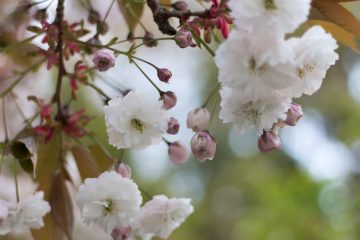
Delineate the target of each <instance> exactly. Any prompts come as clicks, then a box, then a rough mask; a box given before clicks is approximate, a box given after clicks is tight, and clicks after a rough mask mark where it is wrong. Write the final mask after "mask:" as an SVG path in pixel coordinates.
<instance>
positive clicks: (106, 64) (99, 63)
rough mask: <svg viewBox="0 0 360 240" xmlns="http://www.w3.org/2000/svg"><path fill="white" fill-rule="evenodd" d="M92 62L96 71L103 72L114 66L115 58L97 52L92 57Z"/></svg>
mask: <svg viewBox="0 0 360 240" xmlns="http://www.w3.org/2000/svg"><path fill="white" fill-rule="evenodd" d="M93 62H94V64H95V67H96V69H97V70H99V71H100V72H103V71H106V70H108V69H109V68H112V67H113V66H114V65H115V57H114V55H113V54H112V53H109V52H106V51H97V52H96V53H95V55H94V58H93Z"/></svg>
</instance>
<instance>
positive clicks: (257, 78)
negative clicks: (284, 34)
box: [215, 30, 295, 97]
mask: <svg viewBox="0 0 360 240" xmlns="http://www.w3.org/2000/svg"><path fill="white" fill-rule="evenodd" d="M269 41H270V40H269ZM292 61H293V52H292V51H291V48H290V47H289V46H287V44H286V42H285V41H280V40H279V41H277V42H273V43H271V46H269V45H268V43H264V44H258V45H256V46H254V45H253V41H252V39H251V38H247V37H244V36H243V33H242V32H240V31H237V30H234V31H232V32H231V34H230V35H229V37H228V39H227V40H226V41H225V42H223V43H222V44H221V45H220V47H219V48H218V50H217V51H216V57H215V63H216V65H217V67H218V69H219V77H218V78H219V81H220V82H221V83H222V84H224V85H226V86H229V87H236V88H238V87H239V88H241V89H243V90H244V91H247V92H251V94H253V95H254V96H255V97H257V96H261V95H264V94H266V93H267V92H269V91H272V90H274V89H284V88H286V87H289V86H292V85H293V84H294V82H295V80H294V79H295V73H294V71H293V68H292Z"/></svg>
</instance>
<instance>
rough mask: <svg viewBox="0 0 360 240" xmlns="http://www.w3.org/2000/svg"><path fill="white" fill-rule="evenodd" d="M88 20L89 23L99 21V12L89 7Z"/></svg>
mask: <svg viewBox="0 0 360 240" xmlns="http://www.w3.org/2000/svg"><path fill="white" fill-rule="evenodd" d="M88 20H89V22H90V23H91V24H97V23H99V22H101V16H100V13H99V12H98V11H95V10H93V9H91V10H90V12H89V16H88Z"/></svg>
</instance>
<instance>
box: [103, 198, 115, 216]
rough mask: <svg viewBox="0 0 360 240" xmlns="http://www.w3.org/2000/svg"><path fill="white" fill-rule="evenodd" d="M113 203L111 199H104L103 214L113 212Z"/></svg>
mask: <svg viewBox="0 0 360 240" xmlns="http://www.w3.org/2000/svg"><path fill="white" fill-rule="evenodd" d="M114 209H115V205H114V203H113V202H112V201H111V200H106V201H105V202H104V214H105V216H107V215H111V214H113V212H114Z"/></svg>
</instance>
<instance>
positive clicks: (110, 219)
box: [77, 167, 193, 240]
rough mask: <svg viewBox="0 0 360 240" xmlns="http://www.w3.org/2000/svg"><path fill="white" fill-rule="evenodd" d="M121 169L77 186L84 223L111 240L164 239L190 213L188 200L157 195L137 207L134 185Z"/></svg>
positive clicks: (136, 188) (140, 201)
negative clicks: (155, 237)
mask: <svg viewBox="0 0 360 240" xmlns="http://www.w3.org/2000/svg"><path fill="white" fill-rule="evenodd" d="M124 170H125V169H124V168H123V167H121V168H120V173H122V175H121V174H119V171H118V172H115V171H111V172H104V173H102V174H101V175H100V176H99V177H98V178H96V179H86V180H85V183H84V184H83V185H81V186H80V188H79V192H78V193H77V203H78V205H79V207H80V210H81V215H82V217H83V219H84V221H85V223H88V224H90V223H93V224H96V225H98V226H100V227H101V228H102V229H103V230H104V231H106V232H108V233H109V234H111V236H112V237H113V239H114V240H120V239H121V240H123V239H127V240H130V239H136V237H141V238H142V239H151V238H152V237H154V236H157V237H160V238H162V239H167V238H168V237H169V236H170V234H171V233H172V232H173V231H174V230H175V229H176V228H177V227H179V226H180V224H181V223H183V222H184V221H185V219H186V218H187V217H188V216H189V215H190V214H191V213H192V212H193V207H192V205H191V204H190V199H188V198H171V199H169V198H167V197H166V196H164V195H158V196H154V197H153V198H152V199H151V200H150V201H148V202H146V203H145V204H144V205H143V206H142V207H141V205H142V202H143V199H142V197H141V193H140V191H139V189H138V186H137V185H136V184H135V183H134V182H133V181H132V180H131V179H129V178H128V174H127V173H126V170H125V171H124ZM124 173H125V174H124ZM114 189H119V190H120V189H121V191H114Z"/></svg>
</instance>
